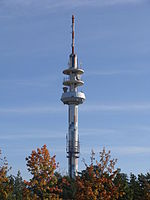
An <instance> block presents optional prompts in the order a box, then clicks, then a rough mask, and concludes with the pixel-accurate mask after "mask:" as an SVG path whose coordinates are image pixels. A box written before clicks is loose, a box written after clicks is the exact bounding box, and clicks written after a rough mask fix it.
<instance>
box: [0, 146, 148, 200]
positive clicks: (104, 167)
mask: <svg viewBox="0 0 150 200" xmlns="http://www.w3.org/2000/svg"><path fill="white" fill-rule="evenodd" d="M26 162H27V163H26V164H27V169H28V171H29V172H30V174H31V176H32V177H31V179H30V180H28V181H26V180H24V181H23V179H22V177H21V174H20V172H18V174H17V176H16V177H15V176H13V175H8V172H9V170H10V168H9V167H8V163H7V160H6V158H5V157H4V158H3V157H2V155H1V151H0V200H62V199H63V200H150V174H149V173H147V174H146V175H143V174H139V175H138V177H136V176H135V175H134V174H131V175H130V178H128V176H127V175H126V174H124V173H121V170H119V169H117V170H116V169H115V164H116V162H117V160H116V159H111V156H110V151H108V152H106V150H105V148H104V149H103V150H102V152H100V153H99V157H98V159H96V156H95V153H94V151H92V153H91V162H90V164H89V165H88V164H87V163H86V162H85V161H84V164H85V170H83V171H81V172H79V173H78V176H76V177H75V179H71V178H69V177H68V176H67V175H66V176H62V175H61V174H60V173H58V172H57V168H58V164H57V163H56V160H55V156H51V155H50V153H49V151H48V149H47V147H46V145H44V146H42V147H41V148H38V149H37V150H33V151H32V152H31V155H30V156H28V157H27V158H26Z"/></svg>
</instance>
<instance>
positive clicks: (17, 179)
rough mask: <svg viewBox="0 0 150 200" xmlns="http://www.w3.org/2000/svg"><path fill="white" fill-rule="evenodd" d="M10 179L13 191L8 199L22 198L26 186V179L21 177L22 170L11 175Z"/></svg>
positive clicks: (17, 199)
mask: <svg viewBox="0 0 150 200" xmlns="http://www.w3.org/2000/svg"><path fill="white" fill-rule="evenodd" d="M9 180H10V182H11V184H12V193H11V195H10V196H9V197H8V200H22V199H23V190H24V188H25V184H24V181H23V179H22V177H21V173H20V171H18V173H17V176H12V175H11V176H10V177H9Z"/></svg>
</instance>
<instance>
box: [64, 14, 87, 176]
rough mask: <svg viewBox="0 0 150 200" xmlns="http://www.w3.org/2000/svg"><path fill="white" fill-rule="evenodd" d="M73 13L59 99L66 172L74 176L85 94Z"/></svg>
mask: <svg viewBox="0 0 150 200" xmlns="http://www.w3.org/2000/svg"><path fill="white" fill-rule="evenodd" d="M74 21H75V20H74V15H72V53H71V54H70V56H69V67H68V68H67V69H65V70H64V71H63V74H65V75H67V76H66V77H65V78H64V80H63V85H64V87H63V94H62V96H61V101H62V102H63V103H64V104H66V105H68V122H69V127H68V133H67V137H66V140H67V141H66V144H67V147H66V151H67V158H68V174H69V176H70V177H71V178H74V177H75V176H76V175H77V173H78V158H79V153H80V146H79V135H78V105H79V104H82V103H83V102H84V100H85V94H84V93H83V92H80V91H78V87H79V86H82V85H83V84H84V82H83V80H82V79H81V75H82V74H83V73H84V70H83V69H80V68H79V66H78V58H77V55H76V54H75V52H74V40H75V37H74V35H75V34H74Z"/></svg>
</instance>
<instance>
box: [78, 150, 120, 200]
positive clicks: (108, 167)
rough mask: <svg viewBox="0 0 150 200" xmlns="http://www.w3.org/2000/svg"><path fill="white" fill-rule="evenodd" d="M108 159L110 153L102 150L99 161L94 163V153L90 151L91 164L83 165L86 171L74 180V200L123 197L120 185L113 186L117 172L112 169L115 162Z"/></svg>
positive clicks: (109, 199) (111, 199) (106, 199)
mask: <svg viewBox="0 0 150 200" xmlns="http://www.w3.org/2000/svg"><path fill="white" fill-rule="evenodd" d="M110 158H111V156H110V151H109V152H108V153H107V152H106V151H105V149H103V151H102V152H100V159H99V161H97V160H96V161H95V153H94V152H93V151H92V154H91V164H90V165H89V166H88V165H87V164H85V165H86V170H84V171H83V172H82V174H81V176H78V177H77V178H76V179H77V181H76V184H77V192H76V199H80V200H85V199H86V200H91V199H92V200H97V199H105V200H115V199H118V198H119V197H120V196H122V195H123V192H121V191H120V185H119V184H114V179H115V177H116V175H117V172H118V171H117V170H115V169H114V167H115V164H116V161H117V160H115V159H110ZM94 161H95V164H94Z"/></svg>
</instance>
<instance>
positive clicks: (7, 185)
mask: <svg viewBox="0 0 150 200" xmlns="http://www.w3.org/2000/svg"><path fill="white" fill-rule="evenodd" d="M8 171H9V168H8V163H7V160H6V158H5V157H4V158H2V154H1V151H0V199H7V198H8V197H9V195H10V193H11V191H12V185H11V182H10V179H9V178H8V177H7V173H8Z"/></svg>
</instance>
